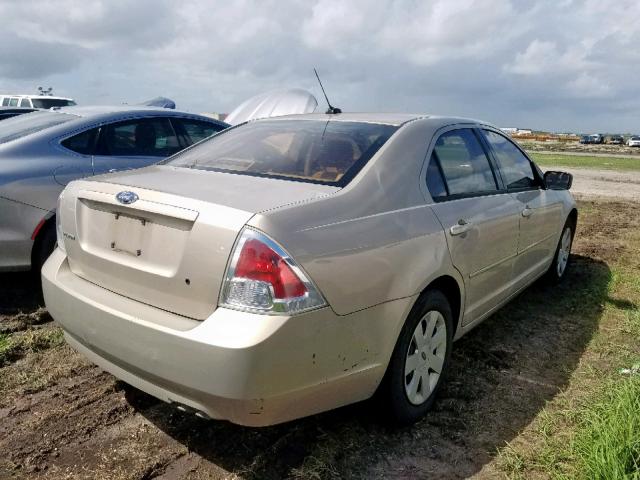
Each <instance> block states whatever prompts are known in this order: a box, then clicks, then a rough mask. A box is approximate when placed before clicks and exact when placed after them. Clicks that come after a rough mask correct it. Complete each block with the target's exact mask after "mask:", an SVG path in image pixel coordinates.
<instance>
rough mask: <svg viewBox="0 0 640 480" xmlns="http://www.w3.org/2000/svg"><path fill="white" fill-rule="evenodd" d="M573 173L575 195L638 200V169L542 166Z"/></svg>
mask: <svg viewBox="0 0 640 480" xmlns="http://www.w3.org/2000/svg"><path fill="white" fill-rule="evenodd" d="M544 170H545V171H546V170H561V171H563V172H569V173H571V174H572V175H573V185H572V186H571V193H573V194H574V195H576V196H577V197H606V198H620V199H626V200H633V201H640V171H637V170H636V171H634V170H629V171H616V170H600V169H592V168H571V167H547V166H545V167H544Z"/></svg>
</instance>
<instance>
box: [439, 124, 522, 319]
mask: <svg viewBox="0 0 640 480" xmlns="http://www.w3.org/2000/svg"><path fill="white" fill-rule="evenodd" d="M478 135H479V134H478V133H477V132H476V131H475V130H474V129H472V128H454V129H451V130H448V131H445V132H444V133H442V134H441V135H440V136H439V138H438V139H437V140H436V143H435V146H434V149H433V152H432V154H431V158H430V160H429V165H428V168H427V187H428V189H429V192H430V193H431V196H432V198H433V200H434V203H433V205H432V208H433V211H434V212H435V214H436V216H437V217H438V219H439V220H440V222H441V224H442V226H443V228H444V231H445V234H446V238H447V243H448V246H449V251H450V253H451V259H452V261H453V264H454V265H455V267H456V268H457V269H458V271H460V273H461V274H462V276H463V278H464V282H465V289H466V296H465V314H464V318H463V322H464V323H469V322H472V321H474V320H476V319H478V318H480V317H481V316H483V315H484V314H486V313H488V312H490V311H491V310H492V309H494V308H495V307H496V306H498V305H499V304H500V303H501V302H502V301H503V300H505V299H506V298H507V297H508V296H509V293H510V290H511V283H512V267H513V262H514V259H515V256H516V253H517V248H518V219H519V215H520V205H519V203H518V201H517V200H516V199H515V198H513V196H511V195H510V194H509V193H507V192H506V191H504V190H503V189H502V188H501V187H502V185H501V183H500V181H499V178H498V177H497V175H496V172H495V169H494V166H493V165H492V163H491V161H490V159H489V156H488V154H487V152H486V150H485V148H484V147H483V144H482V142H481V140H480V138H479V136H478Z"/></svg>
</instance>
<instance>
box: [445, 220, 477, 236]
mask: <svg viewBox="0 0 640 480" xmlns="http://www.w3.org/2000/svg"><path fill="white" fill-rule="evenodd" d="M471 227H473V223H471V222H468V221H466V220H465V219H464V218H461V219H460V220H458V223H457V224H456V225H453V226H452V227H451V228H450V229H449V232H450V233H451V235H461V234H463V233H465V232H468V231H469V230H471Z"/></svg>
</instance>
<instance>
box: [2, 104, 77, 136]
mask: <svg viewBox="0 0 640 480" xmlns="http://www.w3.org/2000/svg"><path fill="white" fill-rule="evenodd" d="M77 118H78V117H76V116H75V115H68V114H66V113H59V112H32V113H27V114H24V115H19V116H17V117H13V118H9V119H8V120H4V121H3V122H2V123H1V124H0V143H7V142H10V141H12V140H17V139H19V138H23V137H26V136H27V135H32V134H34V133H36V132H40V131H42V130H44V129H45V128H51V127H55V126H56V125H61V124H63V123H65V122H70V121H71V120H75V119H77Z"/></svg>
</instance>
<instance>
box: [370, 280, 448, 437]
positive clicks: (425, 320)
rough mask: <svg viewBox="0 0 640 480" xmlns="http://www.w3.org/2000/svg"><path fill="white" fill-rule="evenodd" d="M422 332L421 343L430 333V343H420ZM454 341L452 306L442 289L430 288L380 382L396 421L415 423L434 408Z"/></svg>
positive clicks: (388, 407)
mask: <svg viewBox="0 0 640 480" xmlns="http://www.w3.org/2000/svg"><path fill="white" fill-rule="evenodd" d="M441 332H442V333H441ZM420 333H422V334H423V337H422V340H421V341H422V342H424V337H427V336H429V335H430V339H429V340H428V341H429V343H427V344H424V343H423V344H422V346H420V345H418V344H417V339H419V338H420V337H419V334H420ZM436 337H438V338H437V339H436ZM434 339H436V340H434ZM452 343H453V315H452V313H451V306H450V305H449V302H448V300H447V298H446V297H445V295H444V294H443V293H442V292H440V291H439V290H428V291H426V292H425V293H423V294H422V295H421V296H420V298H419V299H418V301H417V302H416V304H415V305H414V307H413V309H412V310H411V313H410V314H409V317H408V318H407V321H406V322H405V324H404V326H403V328H402V331H401V332H400V336H399V338H398V341H397V343H396V346H395V348H394V351H393V354H392V355H391V360H390V362H389V367H388V368H387V372H386V374H385V378H384V380H383V383H382V385H381V387H382V389H381V392H380V393H381V397H382V398H381V400H382V402H383V405H384V408H385V409H386V410H387V411H388V413H389V414H390V416H391V420H392V421H393V422H394V423H396V424H400V425H408V424H411V423H414V422H416V421H417V420H419V419H420V418H422V417H423V416H424V415H425V413H426V412H427V411H428V410H429V409H430V408H431V406H432V405H433V402H434V400H435V397H436V394H437V392H438V390H439V388H440V385H441V384H442V381H443V378H444V376H445V375H446V372H447V369H448V366H449V361H450V357H451V347H452ZM429 353H430V354H431V355H429ZM410 358H413V359H414V360H410ZM412 367H415V368H413V370H411V369H412ZM438 369H439V370H440V371H439V372H438V371H437V370H438ZM405 372H408V373H405Z"/></svg>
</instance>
